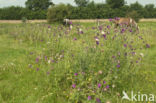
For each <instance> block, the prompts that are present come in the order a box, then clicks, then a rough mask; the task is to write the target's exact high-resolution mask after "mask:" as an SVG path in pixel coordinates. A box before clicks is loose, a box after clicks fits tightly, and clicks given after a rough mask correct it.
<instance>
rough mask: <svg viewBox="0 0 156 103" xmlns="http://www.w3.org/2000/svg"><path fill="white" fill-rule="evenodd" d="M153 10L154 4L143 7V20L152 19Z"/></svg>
mask: <svg viewBox="0 0 156 103" xmlns="http://www.w3.org/2000/svg"><path fill="white" fill-rule="evenodd" d="M154 12H155V8H154V4H147V5H145V16H144V17H145V18H154V17H155V16H154V15H155V14H154Z"/></svg>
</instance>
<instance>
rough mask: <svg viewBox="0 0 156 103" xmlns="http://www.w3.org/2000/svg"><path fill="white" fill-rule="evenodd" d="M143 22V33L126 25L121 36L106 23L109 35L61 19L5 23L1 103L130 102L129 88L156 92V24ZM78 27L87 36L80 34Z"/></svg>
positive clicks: (1, 40) (0, 40) (0, 39)
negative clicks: (65, 24)
mask: <svg viewBox="0 0 156 103" xmlns="http://www.w3.org/2000/svg"><path fill="white" fill-rule="evenodd" d="M107 25H109V26H110V28H107ZM139 25H140V28H141V29H140V30H143V31H140V32H141V33H140V34H138V35H132V34H131V33H130V32H129V29H130V28H127V27H125V28H124V29H126V28H127V29H126V31H125V32H124V33H123V35H121V34H120V33H121V32H120V30H119V29H117V30H114V28H113V27H112V26H111V25H110V24H106V25H104V26H102V28H103V30H104V31H105V33H106V38H104V37H103V33H102V32H101V31H100V30H99V29H98V28H95V29H91V28H92V27H96V25H95V24H92V23H85V24H80V25H79V26H77V25H75V26H73V29H71V30H69V28H67V27H62V26H61V25H55V24H52V25H49V24H27V25H22V24H0V34H2V35H0V43H1V44H2V45H0V58H1V59H0V64H1V65H0V79H1V81H0V102H1V103H3V102H6V103H36V102H39V103H75V102H77V103H96V98H99V99H100V100H101V103H107V102H111V103H126V102H127V101H126V100H122V91H123V90H126V93H128V94H130V92H131V91H132V90H133V91H134V93H138V91H139V92H141V93H145V94H150V93H153V94H156V86H155V83H156V81H155V79H154V78H156V70H155V50H156V48H155V46H156V42H155V30H156V29H155V27H156V23H141V24H139ZM78 28H81V29H82V30H83V31H84V33H85V35H83V34H82V35H81V34H80V35H78V33H77V29H78ZM66 31H67V34H66V33H65V32H66ZM149 31H150V32H149ZM96 33H98V34H99V35H96ZM95 36H96V37H97V38H96V39H95ZM73 38H77V40H73ZM97 39H98V41H99V45H97V44H96V41H97ZM146 43H150V44H151V48H148V49H147V48H145V47H144V45H145V44H146ZM124 44H127V46H124ZM140 54H141V55H140ZM118 64H119V65H120V67H117V66H116V65H118ZM37 68H38V69H37ZM75 73H77V74H75ZM104 81H105V82H104ZM28 84H29V85H28ZM73 84H75V85H76V87H75V88H73V87H72V85H73ZM98 84H101V86H99V85H98ZM151 87H152V88H151ZM88 96H91V100H88ZM145 102H146V101H145Z"/></svg>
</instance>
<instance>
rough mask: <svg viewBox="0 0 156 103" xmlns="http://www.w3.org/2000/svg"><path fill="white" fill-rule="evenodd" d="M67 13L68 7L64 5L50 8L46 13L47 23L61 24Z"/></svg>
mask: <svg viewBox="0 0 156 103" xmlns="http://www.w3.org/2000/svg"><path fill="white" fill-rule="evenodd" d="M69 13H70V12H69V10H68V7H67V6H66V5H64V4H59V5H55V6H52V7H51V8H50V9H49V10H48V13H47V19H48V22H49V23H52V22H62V21H63V19H65V18H67V17H68V16H69Z"/></svg>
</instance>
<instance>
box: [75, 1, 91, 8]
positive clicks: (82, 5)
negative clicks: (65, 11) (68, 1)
mask: <svg viewBox="0 0 156 103" xmlns="http://www.w3.org/2000/svg"><path fill="white" fill-rule="evenodd" d="M74 2H75V3H76V5H77V6H80V7H85V6H87V4H88V3H89V0H74Z"/></svg>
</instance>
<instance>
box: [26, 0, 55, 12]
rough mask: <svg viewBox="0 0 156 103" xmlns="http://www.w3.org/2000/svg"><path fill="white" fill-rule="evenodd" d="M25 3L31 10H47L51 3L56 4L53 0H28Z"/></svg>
mask: <svg viewBox="0 0 156 103" xmlns="http://www.w3.org/2000/svg"><path fill="white" fill-rule="evenodd" d="M25 5H26V7H27V8H29V9H30V10H34V11H37V10H47V9H48V8H49V6H50V5H54V4H53V2H51V0H27V1H26V2H25Z"/></svg>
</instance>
